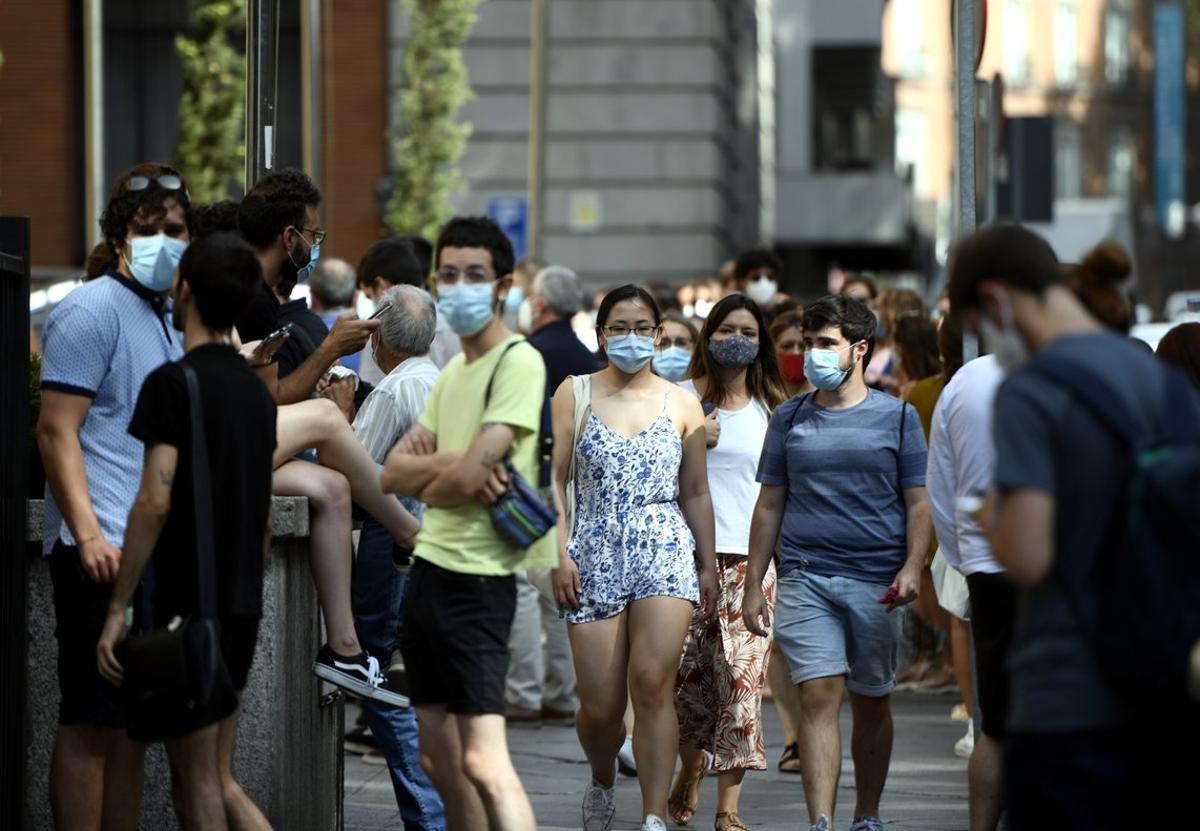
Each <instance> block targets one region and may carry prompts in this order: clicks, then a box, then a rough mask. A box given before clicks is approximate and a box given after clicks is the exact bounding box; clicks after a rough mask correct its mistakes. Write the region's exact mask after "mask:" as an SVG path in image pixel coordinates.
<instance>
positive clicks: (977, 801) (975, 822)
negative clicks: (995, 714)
mask: <svg viewBox="0 0 1200 831" xmlns="http://www.w3.org/2000/svg"><path fill="white" fill-rule="evenodd" d="M1002 753H1003V745H1002V744H1001V743H1000V742H999V741H997V740H996V739H993V738H990V737H989V736H988V735H987V734H986V733H980V734H979V739H978V740H977V741H976V742H975V750H974V751H973V752H972V753H971V761H970V762H969V763H968V764H967V787H968V791H969V793H970V800H969V804H970V816H971V831H996V826H997V825H999V824H1000V770H1001V761H1002Z"/></svg>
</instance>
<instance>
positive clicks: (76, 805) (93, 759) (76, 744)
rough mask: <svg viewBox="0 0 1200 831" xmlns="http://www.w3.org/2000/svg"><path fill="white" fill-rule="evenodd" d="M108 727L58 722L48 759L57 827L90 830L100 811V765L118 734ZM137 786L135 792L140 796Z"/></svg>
mask: <svg viewBox="0 0 1200 831" xmlns="http://www.w3.org/2000/svg"><path fill="white" fill-rule="evenodd" d="M118 732H119V731H117V730H114V729H112V728H110V727H97V726H95V725H90V724H60V725H59V726H58V732H57V733H56V734H55V736H54V755H53V756H52V757H51V759H50V806H51V809H52V810H53V813H54V825H55V827H57V828H80V829H87V831H92V829H99V828H100V827H101V822H102V817H103V812H104V791H105V788H104V766H105V760H106V759H107V758H108V754H109V750H110V749H111V748H112V745H113V743H114V741H115V740H116V738H117V735H118ZM140 797H141V787H140V783H139V787H138V788H137V792H136V797H135V798H136V799H138V800H140Z"/></svg>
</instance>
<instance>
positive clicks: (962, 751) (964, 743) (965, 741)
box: [954, 721, 975, 759]
mask: <svg viewBox="0 0 1200 831" xmlns="http://www.w3.org/2000/svg"><path fill="white" fill-rule="evenodd" d="M974 750H975V722H973V721H969V722H967V735H965V736H963V737H962V738H961V739H959V740H958V741H956V742H955V743H954V755H955V756H958V757H959V758H960V759H970V758H971V753H972V752H974Z"/></svg>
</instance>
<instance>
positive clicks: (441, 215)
mask: <svg viewBox="0 0 1200 831" xmlns="http://www.w3.org/2000/svg"><path fill="white" fill-rule="evenodd" d="M404 5H405V6H406V7H407V8H408V12H409V29H410V31H411V33H412V35H411V38H410V40H409V42H408V48H407V49H406V50H405V54H404V78H403V83H402V84H401V85H400V91H399V105H400V125H399V129H398V130H395V131H394V132H393V134H392V139H391V141H392V152H393V155H394V174H393V185H394V187H393V191H392V199H391V202H390V203H389V204H388V208H387V216H386V217H385V222H386V224H387V226H388V228H389V230H391V231H392V232H393V233H402V232H415V233H420V234H423V235H425V236H426V237H427V238H430V239H432V238H434V237H436V236H437V231H438V228H439V227H440V226H441V224H442V223H443V222H445V221H446V220H447V219H449V218H450V214H451V206H450V197H451V195H452V194H454V193H455V192H457V191H458V190H460V189H461V188H462V187H463V186H464V182H463V179H462V175H461V173H460V172H459V169H458V162H459V159H461V158H462V153H463V150H464V149H466V146H467V138H468V137H469V136H470V134H471V125H470V124H459V123H457V122H456V121H455V115H456V114H457V112H458V109H459V107H461V106H462V105H463V104H464V103H466V102H467V101H468V100H469V99H470V98H471V87H470V85H469V83H468V81H467V70H466V67H465V66H464V65H463V59H462V45H463V42H464V41H465V40H466V38H467V35H468V34H469V33H470V31H471V27H472V26H474V25H475V19H476V14H475V9H476V8H477V6H478V5H479V0H404Z"/></svg>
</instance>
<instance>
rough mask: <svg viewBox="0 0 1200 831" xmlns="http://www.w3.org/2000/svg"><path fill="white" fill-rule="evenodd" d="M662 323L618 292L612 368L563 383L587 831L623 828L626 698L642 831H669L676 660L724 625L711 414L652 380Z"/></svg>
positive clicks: (608, 310) (567, 606) (570, 599)
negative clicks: (616, 788)
mask: <svg viewBox="0 0 1200 831" xmlns="http://www.w3.org/2000/svg"><path fill="white" fill-rule="evenodd" d="M661 322H662V321H661V318H660V316H659V311H658V308H657V306H655V304H654V300H653V299H652V298H651V297H650V295H649V294H647V293H646V292H645V291H644V290H643V289H640V288H637V287H636V286H623V287H621V288H619V289H616V290H614V291H611V292H609V293H608V295H607V297H606V298H605V300H604V302H603V303H602V304H601V306H600V310H599V313H598V316H597V323H598V327H597V328H598V334H599V338H600V344H601V345H602V346H603V347H604V349H605V352H606V354H607V355H608V359H609V365H608V367H607V368H606V369H604V370H603V371H601V372H598V373H596V374H594V375H591V376H588V377H587V378H578V379H568V380H567V381H566V382H564V383H563V385H562V387H560V388H559V390H558V392H557V393H556V394H555V396H554V403H553V408H552V414H553V421H554V439H555V441H554V471H555V477H554V478H555V487H556V489H557V491H558V497H559V499H560V500H562V502H563V503H564V504H570V497H572V496H573V497H574V505H575V512H574V522H573V527H570V528H569V527H568V526H567V523H566V520H565V517H564V521H563V522H562V523H561V524H560V532H559V539H560V554H559V567H558V568H557V569H555V570H554V594H555V599H556V600H557V601H558V603H559V606H560V608H562V609H563V616H564V617H565V618H566V620H567V623H568V624H570V625H569V627H568V632H569V635H570V638H571V651H572V654H573V655H574V658H575V674H576V682H577V690H578V695H579V713H578V715H577V718H576V723H575V726H576V730H577V731H578V733H579V741H580V744H581V745H583V750H584V752H585V753H586V754H587V758H588V762H589V763H590V765H591V781H590V782H589V783H588V785H587V788H586V790H585V792H584V799H583V828H584V831H608V829H609V828H611V827H612V822H613V817H614V815H615V812H616V805H615V802H614V794H613V781H614V777H615V776H616V761H617V752H618V751H619V750H620V748H621V745H622V744H623V743H624V741H625V727H624V723H623V718H624V715H625V702H626V697H627V696H629V697H630V698H632V701H633V710H634V715H635V722H634V725H635V726H634V732H633V752H634V756H635V758H636V760H637V769H638V778H639V780H640V784H641V790H642V816H643V817H644V821H643V826H642V828H643V831H665V828H666V826H665V822H664V818H665V817H666V816H667V791H668V790H669V788H670V785H671V772H672V771H673V769H674V767H675V752H676V747H677V746H678V742H679V723H678V720H677V717H676V714H675V703H674V696H673V687H674V680H675V674H676V671H677V669H678V666H679V656H680V654H681V653H682V651H683V641H684V637H685V636H686V634H687V631H688V626H689V625H690V623H691V620H692V615H693V610H694V609H695V607H696V606H697V605H699V606H700V607H701V614H702V616H703V617H705V618H706V619H707V618H709V617H711V615H712V614H713V613H714V612H715V595H716V590H717V589H716V562H715V556H714V549H713V513H712V502H711V501H710V499H709V495H708V474H707V469H706V466H705V431H704V415H703V412H702V411H701V408H700V403H699V402H698V401H697V400H696V399H695V397H693V396H691V395H689V394H688V393H687V392H685V391H683V390H681V389H679V388H678V387H676V386H674V385H673V384H670V383H668V382H667V381H664V380H663V379H661V378H659V377H657V376H656V375H654V374H653V373H652V372H651V367H650V361H651V359H652V358H653V357H654V349H655V343H656V342H657V339H658V336H659V335H660V333H661V332H660V330H661ZM577 396H578V397H579V400H580V411H579V412H576V407H575V401H576V397H577ZM577 425H578V432H576V427H577Z"/></svg>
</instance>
